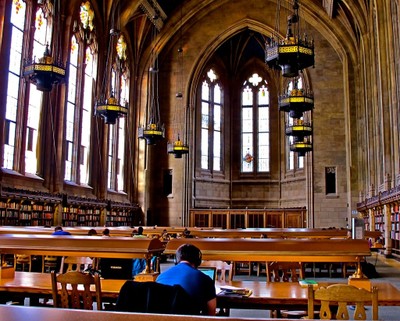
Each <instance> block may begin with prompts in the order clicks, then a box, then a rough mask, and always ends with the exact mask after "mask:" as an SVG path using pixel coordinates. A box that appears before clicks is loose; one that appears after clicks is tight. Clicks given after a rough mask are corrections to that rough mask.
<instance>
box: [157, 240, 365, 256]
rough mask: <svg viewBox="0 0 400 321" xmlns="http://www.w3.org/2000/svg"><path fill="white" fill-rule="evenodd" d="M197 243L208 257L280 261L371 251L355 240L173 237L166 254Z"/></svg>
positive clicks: (358, 254)
mask: <svg viewBox="0 0 400 321" xmlns="http://www.w3.org/2000/svg"><path fill="white" fill-rule="evenodd" d="M185 243H190V244H193V245H195V246H197V247H198V248H199V249H200V250H201V251H202V254H203V259H205V260H222V261H249V260H251V261H253V262H266V261H280V262H359V261H360V260H361V259H363V258H364V257H365V256H370V255H371V251H370V248H369V245H368V242H367V241H366V240H353V239H337V240H336V239H335V240H332V239H328V240H318V241H316V240H312V239H229V238H219V239H218V238H214V239H203V238H201V239H197V238H193V239H190V238H189V239H173V240H170V241H169V242H168V243H167V246H166V248H165V251H164V253H165V254H175V252H176V250H177V248H178V247H179V246H181V245H182V244H185Z"/></svg>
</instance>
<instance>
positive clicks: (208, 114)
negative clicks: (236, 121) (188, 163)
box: [201, 69, 223, 171]
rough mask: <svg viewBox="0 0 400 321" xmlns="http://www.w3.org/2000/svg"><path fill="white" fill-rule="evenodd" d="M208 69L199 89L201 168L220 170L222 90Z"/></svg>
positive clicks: (213, 73)
mask: <svg viewBox="0 0 400 321" xmlns="http://www.w3.org/2000/svg"><path fill="white" fill-rule="evenodd" d="M217 78H218V77H217V75H216V74H215V72H214V70H213V69H210V70H209V71H208V73H207V77H205V79H204V81H203V84H202V88H201V168H202V169H207V170H210V171H221V170H222V112H223V110H222V89H221V86H220V84H219V83H218V82H217Z"/></svg>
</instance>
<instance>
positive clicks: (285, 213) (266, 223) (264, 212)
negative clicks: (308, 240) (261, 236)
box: [190, 207, 307, 229]
mask: <svg viewBox="0 0 400 321" xmlns="http://www.w3.org/2000/svg"><path fill="white" fill-rule="evenodd" d="M306 213H307V210H306V208H304V207H302V208H285V209H282V208H280V209H191V210H190V226H192V227H218V228H223V229H235V228H265V227H274V228H285V227H305V224H306Z"/></svg>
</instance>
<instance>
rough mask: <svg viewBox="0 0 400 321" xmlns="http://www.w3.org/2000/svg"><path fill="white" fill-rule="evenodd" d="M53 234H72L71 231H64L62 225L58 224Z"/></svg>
mask: <svg viewBox="0 0 400 321" xmlns="http://www.w3.org/2000/svg"><path fill="white" fill-rule="evenodd" d="M52 235H71V233H70V232H68V231H64V230H63V228H62V227H61V226H56V227H55V228H54V232H53V234H52Z"/></svg>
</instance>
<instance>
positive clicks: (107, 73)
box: [95, 3, 128, 124]
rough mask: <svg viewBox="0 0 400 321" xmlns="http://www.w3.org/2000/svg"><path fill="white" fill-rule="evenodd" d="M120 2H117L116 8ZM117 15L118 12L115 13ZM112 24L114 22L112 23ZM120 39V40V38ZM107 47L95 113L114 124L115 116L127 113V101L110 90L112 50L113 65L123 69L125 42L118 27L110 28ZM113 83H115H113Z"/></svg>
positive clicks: (106, 121)
mask: <svg viewBox="0 0 400 321" xmlns="http://www.w3.org/2000/svg"><path fill="white" fill-rule="evenodd" d="M119 6H120V4H119V3H118V5H117V9H116V10H118V9H119ZM116 16H117V17H119V12H117V14H116ZM113 25H114V23H113ZM121 39H122V40H121ZM108 43H109V45H108V49H107V59H106V65H105V67H104V77H103V82H102V84H101V91H100V96H99V98H98V99H97V101H96V104H95V107H96V115H99V116H101V117H103V118H104V121H105V123H106V124H115V122H116V120H117V118H119V117H122V116H125V115H126V114H127V113H128V102H126V101H125V102H124V104H123V105H122V104H120V102H119V99H117V97H116V93H115V89H114V90H112V86H113V84H112V76H111V73H112V68H113V66H112V61H113V55H114V50H116V52H117V54H116V58H115V60H116V61H115V65H116V66H117V67H119V68H120V69H123V66H124V64H125V60H126V43H125V42H124V40H123V37H122V36H120V30H119V28H118V27H116V28H113V29H111V30H110V40H109V42H108ZM114 85H115V84H114Z"/></svg>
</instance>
